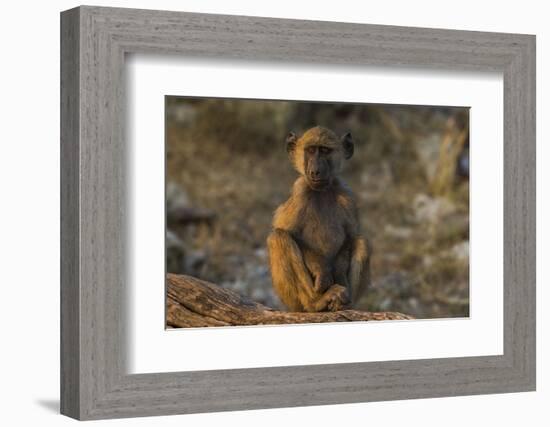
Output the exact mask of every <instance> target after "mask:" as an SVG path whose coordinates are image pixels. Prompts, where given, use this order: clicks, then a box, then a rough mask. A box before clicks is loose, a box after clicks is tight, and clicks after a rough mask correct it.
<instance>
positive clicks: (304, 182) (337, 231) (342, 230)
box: [267, 127, 370, 312]
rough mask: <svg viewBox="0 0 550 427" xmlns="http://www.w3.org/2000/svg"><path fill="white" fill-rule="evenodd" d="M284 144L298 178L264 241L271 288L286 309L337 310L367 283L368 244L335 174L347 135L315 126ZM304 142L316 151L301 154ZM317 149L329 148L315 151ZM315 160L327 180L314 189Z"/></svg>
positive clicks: (346, 191)
mask: <svg viewBox="0 0 550 427" xmlns="http://www.w3.org/2000/svg"><path fill="white" fill-rule="evenodd" d="M287 144H288V145H287V149H288V151H289V156H290V159H291V161H292V164H293V165H294V167H295V169H296V170H297V171H298V172H299V173H300V175H301V176H300V177H299V178H298V179H297V180H296V182H295V183H294V186H293V188H292V193H291V196H290V198H289V199H288V200H287V201H286V202H285V203H283V204H282V205H281V206H279V207H278V208H277V210H276V212H275V215H274V218H273V231H272V232H271V234H270V235H269V237H268V239H267V243H268V250H269V260H270V269H271V277H272V282H273V287H274V289H275V292H276V293H277V295H278V296H279V298H280V299H281V301H282V302H283V303H284V304H285V305H286V306H287V307H288V309H289V310H291V311H309V312H317V311H337V310H341V309H343V308H346V307H349V306H350V305H351V304H352V303H355V302H356V301H357V300H358V299H359V297H360V296H361V294H362V292H363V291H364V290H365V288H366V287H367V286H368V284H369V281H370V269H369V260H370V247H369V244H368V241H367V240H366V239H365V238H364V237H362V236H361V235H360V230H359V219H358V212H357V204H356V202H355V198H354V196H353V194H352V192H351V190H350V189H349V188H348V187H347V186H346V185H345V183H344V182H343V181H342V180H341V179H340V178H339V176H338V174H339V172H340V170H341V168H342V164H343V162H344V158H349V157H351V154H352V153H353V143H352V142H351V136H350V135H349V134H348V135H346V136H344V137H343V138H342V139H340V138H338V137H337V136H336V135H335V134H334V133H333V132H332V131H330V130H328V129H325V128H322V127H315V128H312V129H310V130H308V131H307V132H305V133H304V135H302V137H301V138H299V139H298V138H296V137H295V136H294V134H290V135H289V138H288V139H287ZM350 144H351V145H350ZM309 146H313V150H319V151H315V153H318V154H311V155H309V154H306V150H308V147H309ZM319 147H328V148H329V149H330V150H329V151H326V150H325V151H323V152H322V154H321V151H320V150H321V148H319ZM350 153H351V154H350ZM315 156H318V157H315ZM319 159H320V160H319ZM321 164H322V166H323V167H324V169H323V182H325V180H326V182H327V183H326V184H323V187H322V188H317V187H316V186H315V185H314V184H315V181H311V176H310V175H311V170H313V169H316V167H317V165H321ZM306 170H307V171H310V172H308V173H306Z"/></svg>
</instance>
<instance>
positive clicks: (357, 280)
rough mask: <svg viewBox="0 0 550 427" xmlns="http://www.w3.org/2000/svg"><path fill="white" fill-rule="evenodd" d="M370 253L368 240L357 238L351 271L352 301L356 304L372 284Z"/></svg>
mask: <svg viewBox="0 0 550 427" xmlns="http://www.w3.org/2000/svg"><path fill="white" fill-rule="evenodd" d="M370 252H371V247H370V244H369V242H368V240H367V239H365V238H364V237H362V236H357V237H355V239H354V240H353V243H352V252H351V260H350V269H349V282H350V285H351V301H352V302H353V304H355V303H356V302H357V301H358V300H359V298H361V295H362V294H363V292H364V291H365V289H366V288H367V287H368V286H369V284H370Z"/></svg>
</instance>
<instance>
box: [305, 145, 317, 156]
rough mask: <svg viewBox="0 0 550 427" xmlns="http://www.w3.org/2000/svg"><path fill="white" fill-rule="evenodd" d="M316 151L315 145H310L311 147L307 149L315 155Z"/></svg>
mask: <svg viewBox="0 0 550 427" xmlns="http://www.w3.org/2000/svg"><path fill="white" fill-rule="evenodd" d="M315 150H316V147H315V146H313V145H310V146H309V147H307V148H306V151H307V152H308V153H309V154H315Z"/></svg>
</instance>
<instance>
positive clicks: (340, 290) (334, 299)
mask: <svg viewBox="0 0 550 427" xmlns="http://www.w3.org/2000/svg"><path fill="white" fill-rule="evenodd" d="M327 293H330V298H329V301H328V304H327V310H328V311H340V310H344V309H346V308H348V307H349V304H350V301H349V295H348V290H347V289H346V288H344V287H343V286H340V285H332V286H331V287H330V289H329V290H328V291H327Z"/></svg>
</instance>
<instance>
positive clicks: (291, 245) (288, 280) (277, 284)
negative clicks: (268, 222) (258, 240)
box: [267, 229, 315, 311]
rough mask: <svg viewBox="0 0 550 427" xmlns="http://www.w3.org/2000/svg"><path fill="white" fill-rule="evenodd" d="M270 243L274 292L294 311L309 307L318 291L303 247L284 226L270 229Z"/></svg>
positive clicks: (268, 243) (268, 240)
mask: <svg viewBox="0 0 550 427" xmlns="http://www.w3.org/2000/svg"><path fill="white" fill-rule="evenodd" d="M267 247H268V251H269V264H270V268H271V278H272V281H273V288H274V289H275V292H277V295H278V296H279V298H280V299H281V301H282V302H283V303H284V304H285V305H286V306H287V307H288V308H289V309H290V310H291V311H304V309H306V310H307V308H306V306H308V305H310V301H313V300H314V299H315V298H314V297H315V295H314V291H313V283H312V279H311V276H310V274H309V272H308V271H307V268H306V266H305V264H304V260H303V257H302V253H301V251H300V248H299V247H298V245H297V244H296V242H295V241H294V239H293V238H292V236H290V234H289V233H288V232H286V231H284V230H281V229H275V230H273V232H271V234H270V235H269V237H268V238H267Z"/></svg>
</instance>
